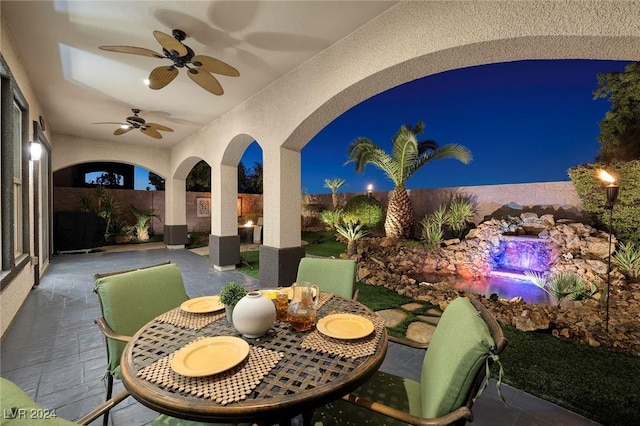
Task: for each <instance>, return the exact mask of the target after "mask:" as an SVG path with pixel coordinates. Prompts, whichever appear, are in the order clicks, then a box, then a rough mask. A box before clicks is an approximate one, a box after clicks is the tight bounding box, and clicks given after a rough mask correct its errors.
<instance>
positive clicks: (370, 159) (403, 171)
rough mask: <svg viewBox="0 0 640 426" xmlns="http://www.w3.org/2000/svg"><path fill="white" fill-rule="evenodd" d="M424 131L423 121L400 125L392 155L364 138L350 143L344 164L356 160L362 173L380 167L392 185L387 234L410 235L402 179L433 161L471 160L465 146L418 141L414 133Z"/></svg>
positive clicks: (408, 203)
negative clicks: (393, 186) (410, 126)
mask: <svg viewBox="0 0 640 426" xmlns="http://www.w3.org/2000/svg"><path fill="white" fill-rule="evenodd" d="M423 130H424V124H423V123H422V121H419V122H418V124H416V125H415V127H414V128H413V129H412V128H409V127H408V126H406V125H404V126H402V127H401V128H400V130H399V131H398V133H396V135H395V136H394V137H393V148H392V152H391V155H389V154H388V153H387V152H385V151H384V150H383V149H382V148H380V147H379V146H378V145H376V144H375V143H374V142H373V141H371V140H370V139H367V138H364V137H361V138H357V139H356V140H354V141H353V142H352V143H351V145H350V146H349V149H348V154H347V157H348V158H349V160H348V161H347V163H351V162H353V163H355V166H356V171H357V172H359V173H362V172H364V169H365V166H366V165H367V164H372V165H374V166H376V167H378V168H379V169H380V170H382V171H383V172H384V173H385V174H386V175H387V177H388V178H389V179H391V181H392V182H393V184H394V185H395V188H394V190H393V191H392V193H391V197H390V199H389V205H388V207H387V217H386V219H385V222H384V230H385V233H386V235H387V237H392V238H410V237H411V235H412V234H413V223H414V214H413V206H412V205H411V200H410V199H409V194H408V193H407V190H406V189H405V182H406V181H407V180H409V178H410V177H411V176H413V175H414V173H416V172H417V171H418V170H419V169H420V168H421V167H422V166H424V165H425V164H427V163H428V162H430V161H432V160H438V159H441V158H455V159H456V160H459V161H461V162H463V163H465V164H468V163H469V162H470V161H471V159H472V156H471V152H470V151H469V149H467V148H466V147H465V146H462V145H458V144H449V145H445V146H442V147H439V146H438V144H437V143H436V142H434V141H430V140H426V141H418V140H417V139H416V135H418V134H420V133H422V131H423Z"/></svg>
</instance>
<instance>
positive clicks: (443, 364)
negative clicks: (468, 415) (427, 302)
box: [421, 297, 495, 418]
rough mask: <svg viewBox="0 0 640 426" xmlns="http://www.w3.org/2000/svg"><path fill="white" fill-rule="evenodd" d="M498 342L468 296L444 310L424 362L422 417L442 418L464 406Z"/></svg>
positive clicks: (460, 298)
mask: <svg viewBox="0 0 640 426" xmlns="http://www.w3.org/2000/svg"><path fill="white" fill-rule="evenodd" d="M494 348H495V343H494V341H493V338H492V337H491V333H490V331H489V328H488V327H487V325H486V323H485V322H484V321H483V320H482V318H481V317H480V314H479V313H478V311H477V310H476V309H475V308H474V307H473V305H472V304H471V301H470V300H469V299H467V298H466V297H459V298H457V299H456V300H454V301H453V302H451V304H449V306H448V307H447V308H446V309H445V311H444V313H443V314H442V318H441V319H440V322H439V323H438V327H437V328H436V331H435V332H434V333H433V337H432V339H431V343H430V345H429V348H428V349H427V353H426V355H425V357H424V361H423V365H422V375H421V382H422V383H421V386H422V416H423V417H427V418H430V417H439V416H442V415H444V414H446V413H449V412H451V411H453V410H455V409H456V408H459V407H461V406H462V405H463V404H464V403H465V401H466V399H467V396H468V394H469V392H470V389H471V387H472V385H473V382H474V380H475V377H476V374H477V373H478V371H479V370H480V368H482V367H483V365H484V363H485V361H486V359H487V357H488V356H489V355H490V354H491V351H492V350H493V349H494Z"/></svg>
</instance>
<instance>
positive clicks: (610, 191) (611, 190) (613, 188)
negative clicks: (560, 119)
mask: <svg viewBox="0 0 640 426" xmlns="http://www.w3.org/2000/svg"><path fill="white" fill-rule="evenodd" d="M598 179H600V180H601V181H603V182H605V183H608V184H609V185H607V186H606V191H607V205H606V208H607V209H608V210H609V263H608V266H607V299H606V303H607V304H606V314H605V320H604V323H605V330H606V331H607V332H608V331H609V295H610V290H611V234H612V233H613V205H614V204H615V202H616V200H617V199H618V191H619V190H620V186H619V185H616V178H614V177H613V176H611V174H609V173H608V172H607V171H606V170H603V169H600V170H599V171H598Z"/></svg>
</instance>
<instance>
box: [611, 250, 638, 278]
mask: <svg viewBox="0 0 640 426" xmlns="http://www.w3.org/2000/svg"><path fill="white" fill-rule="evenodd" d="M611 261H612V262H613V263H614V264H615V265H616V266H617V267H618V268H619V269H620V270H621V271H622V273H623V274H625V275H626V276H627V277H629V278H631V279H633V280H635V279H637V278H638V276H640V247H637V246H636V245H635V244H634V243H633V242H626V243H622V244H620V247H618V250H616V252H615V254H614V255H613V257H612V258H611Z"/></svg>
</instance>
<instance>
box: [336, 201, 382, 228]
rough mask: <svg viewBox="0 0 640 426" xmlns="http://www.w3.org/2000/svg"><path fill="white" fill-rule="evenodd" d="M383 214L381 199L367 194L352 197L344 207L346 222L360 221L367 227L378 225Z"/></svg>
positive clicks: (343, 213)
mask: <svg viewBox="0 0 640 426" xmlns="http://www.w3.org/2000/svg"><path fill="white" fill-rule="evenodd" d="M383 216H384V213H383V211H382V204H380V201H378V200H376V199H375V198H373V197H369V196H367V195H356V196H355V197H352V198H350V199H349V201H347V204H346V205H345V206H344V208H343V209H342V217H343V219H344V221H345V222H360V223H361V224H362V225H363V226H366V227H367V228H375V227H376V226H378V224H379V223H380V221H382V217H383Z"/></svg>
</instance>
